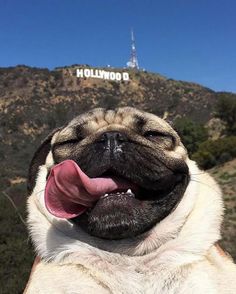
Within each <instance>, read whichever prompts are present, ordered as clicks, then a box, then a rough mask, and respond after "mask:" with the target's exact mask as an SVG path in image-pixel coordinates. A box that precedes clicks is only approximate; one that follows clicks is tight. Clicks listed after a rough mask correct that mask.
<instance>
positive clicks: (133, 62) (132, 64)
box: [127, 29, 139, 69]
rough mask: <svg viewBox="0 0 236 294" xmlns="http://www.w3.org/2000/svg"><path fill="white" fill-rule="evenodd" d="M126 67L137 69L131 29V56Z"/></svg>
mask: <svg viewBox="0 0 236 294" xmlns="http://www.w3.org/2000/svg"><path fill="white" fill-rule="evenodd" d="M127 66H128V67H130V68H135V69H139V66H138V58H137V53H136V48H135V40H134V32H133V30H132V29H131V56H130V60H129V61H128V62H127Z"/></svg>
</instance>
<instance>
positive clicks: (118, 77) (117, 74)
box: [116, 72, 121, 81]
mask: <svg viewBox="0 0 236 294" xmlns="http://www.w3.org/2000/svg"><path fill="white" fill-rule="evenodd" d="M116 80H117V81H120V80H121V74H120V73H119V72H117V73H116Z"/></svg>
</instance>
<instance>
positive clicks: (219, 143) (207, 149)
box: [192, 136, 236, 169]
mask: <svg viewBox="0 0 236 294" xmlns="http://www.w3.org/2000/svg"><path fill="white" fill-rule="evenodd" d="M234 157H236V136H229V137H225V138H220V139H218V140H215V141H212V140H207V141H205V142H203V143H201V144H200V146H199V149H198V151H197V152H195V153H194V154H193V156H192V158H193V160H195V161H196V162H197V163H198V164H199V165H200V167H202V168H204V169H208V168H211V167H213V166H215V165H217V164H222V163H224V162H226V161H228V160H230V159H232V158H234Z"/></svg>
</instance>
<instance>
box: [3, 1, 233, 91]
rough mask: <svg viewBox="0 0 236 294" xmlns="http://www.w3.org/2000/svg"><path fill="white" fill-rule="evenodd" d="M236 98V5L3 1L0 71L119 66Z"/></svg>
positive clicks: (219, 2) (170, 2)
mask: <svg viewBox="0 0 236 294" xmlns="http://www.w3.org/2000/svg"><path fill="white" fill-rule="evenodd" d="M131 27H133V28H134V32H135V37H136V46H137V53H138V59H139V64H140V66H141V67H142V68H145V69H146V70H148V71H152V72H157V73H160V74H162V75H164V76H166V77H168V78H173V79H178V80H185V81H194V82H197V83H200V84H202V85H205V86H207V87H209V88H212V89H214V90H218V91H223V90H225V91H231V92H236V1H235V0H162V1H158V0H146V1H144V0H136V1H134V0H84V1H82V0H22V1H20V0H0V67H7V66H13V65H17V64H26V65H30V66H37V67H48V68H54V67H56V66H63V65H70V64H75V63H78V64H90V65H93V66H105V65H107V64H110V65H112V66H115V67H123V66H125V65H126V62H127V61H128V59H129V57H130V28H131Z"/></svg>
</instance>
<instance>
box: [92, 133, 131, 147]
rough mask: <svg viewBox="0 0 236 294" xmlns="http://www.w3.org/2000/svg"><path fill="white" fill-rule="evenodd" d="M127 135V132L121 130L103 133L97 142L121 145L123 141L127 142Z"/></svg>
mask: <svg viewBox="0 0 236 294" xmlns="http://www.w3.org/2000/svg"><path fill="white" fill-rule="evenodd" d="M126 141H127V137H126V135H125V134H123V133H120V132H115V131H111V132H106V133H103V134H102V135H101V136H100V137H99V138H98V139H97V142H99V143H103V144H105V145H112V144H113V145H120V144H121V143H122V142H126Z"/></svg>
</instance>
